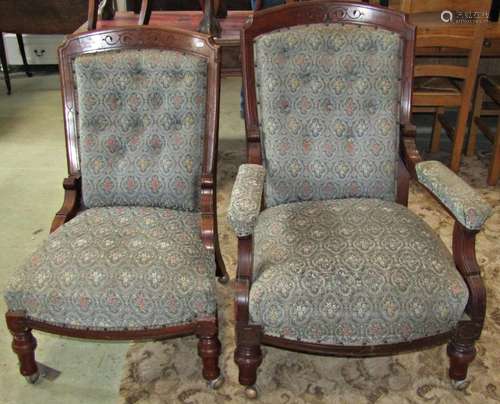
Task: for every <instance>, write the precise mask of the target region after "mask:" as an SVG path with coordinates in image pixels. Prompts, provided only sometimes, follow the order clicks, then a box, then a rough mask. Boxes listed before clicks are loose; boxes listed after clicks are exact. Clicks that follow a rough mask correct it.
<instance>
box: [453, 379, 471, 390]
mask: <svg viewBox="0 0 500 404" xmlns="http://www.w3.org/2000/svg"><path fill="white" fill-rule="evenodd" d="M451 386H452V387H453V388H454V389H455V390H465V389H466V388H467V386H469V382H468V381H467V380H466V379H464V380H453V379H452V380H451Z"/></svg>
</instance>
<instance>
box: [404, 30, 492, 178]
mask: <svg viewBox="0 0 500 404" xmlns="http://www.w3.org/2000/svg"><path fill="white" fill-rule="evenodd" d="M453 29H454V28H453V27H452V26H450V27H447V29H446V31H442V30H440V31H435V32H434V31H430V30H429V31H427V32H425V33H422V34H419V35H418V36H417V40H416V48H425V49H429V48H440V49H442V48H456V49H463V50H466V51H467V52H468V56H467V62H466V65H465V66H463V65H457V64H452V63H446V62H444V61H445V60H446V59H442V60H440V62H439V63H431V64H428V63H417V64H416V65H415V72H414V76H415V82H414V87H413V100H412V104H413V107H414V110H415V112H422V111H424V112H428V111H432V112H434V124H433V132H432V141H431V146H430V150H431V152H433V153H435V152H438V151H439V146H440V139H441V130H442V129H443V128H444V129H445V133H446V134H447V135H448V136H449V137H450V139H451V140H452V142H453V147H452V152H451V160H450V168H451V169H452V170H453V171H455V172H458V171H459V169H460V160H461V156H462V150H463V147H464V141H465V133H466V131H467V122H468V118H469V111H470V109H471V103H472V97H473V93H474V85H475V81H476V75H477V68H478V65H479V58H480V56H481V48H482V45H483V38H484V30H485V24H477V25H475V26H473V28H470V31H471V32H470V33H469V35H467V34H465V33H463V32H461V33H458V32H453ZM417 60H418V59H417ZM447 108H458V116H457V121H456V124H455V125H453V124H451V123H450V122H449V121H448V120H446V119H445V116H444V112H445V109H447Z"/></svg>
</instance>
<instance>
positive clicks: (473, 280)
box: [234, 0, 486, 398]
mask: <svg viewBox="0 0 500 404" xmlns="http://www.w3.org/2000/svg"><path fill="white" fill-rule="evenodd" d="M325 22H328V23H342V24H359V25H365V26H373V27H378V28H383V29H386V30H389V31H392V32H395V33H397V34H398V35H400V37H401V38H402V40H403V43H404V52H403V63H402V64H403V71H402V78H401V85H402V92H401V102H400V108H401V110H400V123H401V132H400V146H401V147H400V165H399V170H398V171H399V172H398V185H397V202H398V203H400V204H401V205H404V206H407V204H408V190H409V180H410V175H409V173H412V174H413V176H414V175H415V165H416V164H417V163H418V162H420V161H421V158H420V156H419V153H418V151H417V148H416V143H415V127H414V125H412V123H411V95H412V79H413V63H414V45H415V27H414V26H411V25H409V24H408V22H407V17H406V16H405V15H404V14H403V13H400V12H397V11H393V10H389V9H387V8H383V7H380V6H372V5H367V4H363V3H349V2H345V1H335V2H334V1H329V0H313V1H308V2H302V3H292V4H287V5H284V6H279V7H273V8H269V9H266V10H263V11H259V12H256V13H255V15H254V18H253V20H250V21H249V22H248V23H247V24H246V25H245V26H244V27H243V29H242V31H241V49H242V65H243V83H244V93H245V100H246V103H245V125H246V141H247V162H248V163H250V164H259V165H262V146H261V133H260V126H259V119H258V108H257V97H256V88H255V61H254V49H253V46H254V40H255V38H256V37H257V36H259V35H262V34H266V33H268V32H271V31H274V30H277V29H283V28H288V27H293V26H297V25H305V24H315V23H325ZM264 199H265V198H264ZM262 206H263V207H262V209H264V208H265V200H263V203H262ZM443 206H444V205H443ZM476 233H477V232H476V231H470V230H467V229H466V228H465V227H463V226H462V225H460V224H459V223H458V222H456V224H455V228H454V235H453V257H454V261H455V264H456V267H457V270H458V271H459V272H460V274H461V275H462V277H463V278H464V280H465V282H466V284H467V286H468V288H469V293H470V297H469V302H468V304H467V308H466V313H467V314H468V316H469V317H470V319H469V320H464V321H460V322H459V324H458V325H457V327H456V328H455V329H454V330H452V331H450V332H447V333H443V334H439V335H436V336H431V337H425V338H421V339H418V340H414V341H410V342H405V343H396V344H385V345H375V346H368V345H366V346H345V345H325V344H318V343H308V342H301V341H292V340H289V339H285V338H279V337H275V336H270V335H266V334H265V331H264V330H263V327H262V326H261V325H259V324H255V323H251V322H250V314H249V299H250V289H251V287H252V279H253V276H252V272H253V238H252V236H245V237H239V238H238V264H237V275H236V281H235V313H236V340H237V341H236V350H235V353H234V359H235V362H236V363H237V365H238V367H239V382H240V384H242V385H243V386H246V387H247V388H246V392H247V397H249V398H253V397H256V395H257V391H256V389H255V387H254V384H255V382H256V378H257V368H258V366H259V365H260V364H261V362H262V351H261V344H264V345H270V346H274V347H278V348H283V349H288V350H293V351H300V352H308V353H314V354H323V355H334V356H335V355H336V356H349V357H368V356H380V355H392V354H397V353H400V352H405V351H413V350H417V349H423V348H429V347H433V346H435V345H439V344H444V343H447V342H448V355H449V357H450V369H449V375H450V377H451V379H452V380H455V381H463V380H464V379H465V377H466V373H467V367H468V364H469V363H470V362H471V361H472V360H473V359H474V356H475V352H476V351H475V348H474V341H475V340H477V339H478V338H479V336H480V334H481V330H482V328H483V322H484V316H485V304H486V293H485V289H484V286H483V281H482V279H481V276H480V272H479V266H478V264H477V261H476V257H475V250H474V243H475V235H476Z"/></svg>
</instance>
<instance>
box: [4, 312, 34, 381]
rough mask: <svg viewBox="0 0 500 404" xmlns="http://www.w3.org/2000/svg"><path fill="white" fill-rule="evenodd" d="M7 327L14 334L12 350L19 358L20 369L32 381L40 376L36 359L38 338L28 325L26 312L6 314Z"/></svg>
mask: <svg viewBox="0 0 500 404" xmlns="http://www.w3.org/2000/svg"><path fill="white" fill-rule="evenodd" d="M6 319H7V327H8V328H9V331H10V333H11V334H12V337H13V339H12V350H13V351H14V352H15V353H16V354H17V357H18V358H19V370H20V372H21V374H22V375H23V376H25V377H26V379H27V380H28V381H30V382H35V381H36V379H37V378H38V366H37V364H36V361H35V349H36V339H35V337H33V334H31V329H30V328H28V327H27V325H26V323H27V322H26V317H25V316H24V313H22V314H20V313H17V312H9V313H7V314H6Z"/></svg>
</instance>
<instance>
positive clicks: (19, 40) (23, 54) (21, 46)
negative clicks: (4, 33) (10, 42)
mask: <svg viewBox="0 0 500 404" xmlns="http://www.w3.org/2000/svg"><path fill="white" fill-rule="evenodd" d="M16 37H17V43H18V45H19V52H21V58H22V59H23V67H24V72H25V73H26V76H28V77H31V76H33V75H32V74H31V71H30V65H29V64H28V60H27V59H26V52H25V50H24V41H23V34H16Z"/></svg>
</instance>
